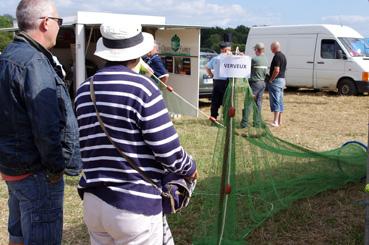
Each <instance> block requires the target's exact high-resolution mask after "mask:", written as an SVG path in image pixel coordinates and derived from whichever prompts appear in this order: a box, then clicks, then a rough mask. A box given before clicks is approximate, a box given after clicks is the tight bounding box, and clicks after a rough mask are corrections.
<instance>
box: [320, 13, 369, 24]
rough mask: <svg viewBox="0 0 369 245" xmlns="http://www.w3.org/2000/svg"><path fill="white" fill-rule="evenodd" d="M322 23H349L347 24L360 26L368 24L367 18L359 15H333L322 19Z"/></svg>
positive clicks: (368, 19)
mask: <svg viewBox="0 0 369 245" xmlns="http://www.w3.org/2000/svg"><path fill="white" fill-rule="evenodd" d="M322 21H324V22H335V23H341V22H342V23H349V24H361V23H369V17H368V16H361V15H334V16H324V17H322Z"/></svg>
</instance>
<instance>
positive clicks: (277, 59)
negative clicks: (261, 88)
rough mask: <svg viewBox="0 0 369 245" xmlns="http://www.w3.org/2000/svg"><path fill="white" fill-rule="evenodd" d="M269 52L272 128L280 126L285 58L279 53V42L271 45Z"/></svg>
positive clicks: (284, 81) (282, 109) (284, 84)
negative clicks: (270, 53)
mask: <svg viewBox="0 0 369 245" xmlns="http://www.w3.org/2000/svg"><path fill="white" fill-rule="evenodd" d="M270 48H271V51H272V53H273V54H274V57H273V60H272V63H271V65H270V71H269V74H270V79H269V81H268V90H269V102H270V110H271V111H272V112H273V113H274V119H273V122H272V123H271V126H273V127H279V126H281V123H282V121H281V118H282V113H283V111H284V106H283V90H284V88H285V86H286V79H285V73H286V67H287V59H286V56H285V55H284V54H283V53H282V52H281V45H280V44H279V42H273V43H272V44H271V47H270Z"/></svg>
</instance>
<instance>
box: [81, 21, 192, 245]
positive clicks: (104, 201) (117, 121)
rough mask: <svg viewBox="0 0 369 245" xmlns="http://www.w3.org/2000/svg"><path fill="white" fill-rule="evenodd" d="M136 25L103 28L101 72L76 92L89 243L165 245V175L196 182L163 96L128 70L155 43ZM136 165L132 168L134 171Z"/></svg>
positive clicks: (82, 185) (98, 44)
mask: <svg viewBox="0 0 369 245" xmlns="http://www.w3.org/2000/svg"><path fill="white" fill-rule="evenodd" d="M141 29H142V27H141V25H140V24H135V23H126V24H124V25H122V24H110V23H107V24H102V25H101V27H100V32H101V34H102V37H101V38H100V39H99V40H98V42H97V47H96V52H95V55H97V56H99V57H101V58H103V59H105V60H106V61H107V64H106V66H105V67H104V68H103V69H101V70H99V71H98V72H97V73H96V74H95V75H94V76H92V77H91V78H89V79H88V80H87V81H85V82H84V83H82V85H81V86H80V88H79V89H78V91H77V97H76V112H77V117H78V124H79V132H80V144H81V154H82V161H83V175H82V178H81V180H80V183H79V186H78V191H79V194H80V195H81V197H82V198H83V205H84V221H85V223H86V225H87V228H88V231H89V233H90V240H91V244H145V245H146V244H155V245H156V244H163V243H165V242H166V241H163V216H162V200H161V196H160V190H158V189H157V188H155V187H154V185H152V184H151V183H150V181H147V179H146V178H145V177H143V176H142V174H141V173H144V174H145V175H147V176H149V177H150V178H151V179H152V180H153V181H154V182H155V183H156V184H157V185H158V186H161V181H162V179H163V176H164V173H166V172H175V173H177V174H180V175H182V176H184V177H186V178H189V179H195V178H196V177H197V171H196V164H195V162H194V160H193V159H192V157H191V156H190V155H188V154H187V153H186V152H185V151H184V150H183V148H182V147H181V145H180V143H179V140H178V135H177V133H176V130H175V129H174V127H173V124H172V122H171V121H170V119H169V116H168V111H167V109H166V107H165V104H164V101H163V98H162V96H161V93H160V90H159V89H158V87H157V86H156V85H155V84H154V82H153V81H152V80H150V79H149V78H147V77H145V76H142V75H139V74H137V73H136V72H134V71H133V70H132V69H133V68H134V67H135V66H136V65H137V64H138V62H139V59H140V57H141V56H143V55H144V54H146V53H148V52H149V51H150V50H152V48H153V45H154V39H153V37H152V35H151V34H148V33H144V32H142V31H141ZM131 161H132V162H133V164H134V165H137V167H138V168H137V169H136V168H134V167H132V165H133V164H131V163H130V162H131Z"/></svg>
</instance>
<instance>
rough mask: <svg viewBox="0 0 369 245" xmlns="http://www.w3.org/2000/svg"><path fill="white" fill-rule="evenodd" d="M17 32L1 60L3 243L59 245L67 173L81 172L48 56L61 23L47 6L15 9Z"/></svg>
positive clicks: (65, 103)
mask: <svg viewBox="0 0 369 245" xmlns="http://www.w3.org/2000/svg"><path fill="white" fill-rule="evenodd" d="M16 15H17V22H18V26H19V31H20V32H19V33H18V34H17V35H16V36H15V38H14V41H13V42H12V43H10V44H9V45H8V46H7V47H6V48H5V50H4V52H3V53H2V55H1V57H0V118H1V119H2V120H1V121H0V172H1V176H2V179H3V180H4V181H5V182H6V184H7V187H8V193H9V200H8V206H9V207H8V208H9V219H8V232H9V244H10V245H21V244H57V245H58V244H61V241H62V231H63V198H64V179H63V173H64V171H65V169H66V167H71V168H75V169H74V170H76V171H75V174H78V171H79V170H78V169H79V168H81V159H80V151H79V142H78V125H77V120H76V118H75V116H74V112H73V108H72V102H71V100H70V97H69V94H68V90H67V88H66V86H65V84H64V80H63V78H64V77H63V73H62V69H60V66H59V65H58V64H57V63H56V62H55V60H54V57H53V55H52V54H51V52H50V51H49V50H50V49H51V48H52V47H54V46H55V44H56V37H57V35H58V32H59V29H60V26H61V25H62V23H63V20H62V19H61V18H60V17H59V15H58V12H57V10H56V7H55V4H54V2H52V1H49V0H22V1H20V3H19V4H18V7H17V11H16Z"/></svg>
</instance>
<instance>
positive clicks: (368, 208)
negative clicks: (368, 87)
mask: <svg viewBox="0 0 369 245" xmlns="http://www.w3.org/2000/svg"><path fill="white" fill-rule="evenodd" d="M367 153H368V164H367V166H366V186H365V189H367V187H368V185H369V111H368V150H367ZM368 202H369V200H368V199H367V201H366V202H365V238H364V244H365V245H369V204H368Z"/></svg>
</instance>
